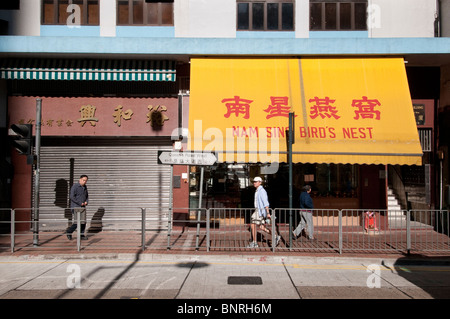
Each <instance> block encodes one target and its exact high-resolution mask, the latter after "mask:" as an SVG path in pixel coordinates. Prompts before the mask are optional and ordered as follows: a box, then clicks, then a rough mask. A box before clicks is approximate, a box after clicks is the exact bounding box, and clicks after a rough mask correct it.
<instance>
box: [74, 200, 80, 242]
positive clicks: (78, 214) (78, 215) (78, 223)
mask: <svg viewBox="0 0 450 319" xmlns="http://www.w3.org/2000/svg"><path fill="white" fill-rule="evenodd" d="M75 212H76V214H77V250H78V251H80V250H81V210H80V209H77V208H75Z"/></svg>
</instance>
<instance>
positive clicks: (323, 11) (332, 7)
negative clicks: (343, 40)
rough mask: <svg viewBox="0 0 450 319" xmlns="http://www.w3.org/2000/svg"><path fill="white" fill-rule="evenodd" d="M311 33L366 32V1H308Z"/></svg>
mask: <svg viewBox="0 0 450 319" xmlns="http://www.w3.org/2000/svg"><path fill="white" fill-rule="evenodd" d="M309 14H310V20H309V21H310V30H311V31H356V30H367V0H354V1H350V0H341V1H339V0H334V1H330V0H310V2H309Z"/></svg>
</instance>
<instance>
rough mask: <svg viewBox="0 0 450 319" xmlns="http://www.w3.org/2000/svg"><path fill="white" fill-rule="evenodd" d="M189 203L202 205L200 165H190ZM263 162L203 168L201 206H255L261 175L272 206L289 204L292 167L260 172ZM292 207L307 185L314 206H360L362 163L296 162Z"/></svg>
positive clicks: (195, 206) (226, 164)
mask: <svg viewBox="0 0 450 319" xmlns="http://www.w3.org/2000/svg"><path fill="white" fill-rule="evenodd" d="M189 171H190V179H189V206H190V207H191V208H197V207H199V195H200V194H199V192H200V167H199V166H191V167H190V168H189ZM260 172H261V165H258V164H229V163H221V164H218V165H215V166H210V167H205V168H204V180H203V196H202V203H201V207H202V208H252V207H253V201H254V198H253V196H254V191H255V189H254V187H253V185H252V183H251V180H252V179H253V178H254V177H256V176H261V177H262V178H263V180H264V183H263V185H264V188H265V189H266V190H267V193H268V196H269V202H270V206H271V207H272V208H288V207H289V166H288V164H287V163H280V165H279V169H278V171H277V172H276V173H275V174H270V175H260ZM293 176H294V178H293V208H298V205H299V203H298V198H299V195H300V192H301V189H302V187H303V186H304V185H307V184H308V185H311V187H312V197H313V200H314V207H315V208H326V209H358V208H360V202H361V190H360V165H350V164H310V163H306V164H303V163H297V164H294V165H293ZM369 178H370V179H372V177H369Z"/></svg>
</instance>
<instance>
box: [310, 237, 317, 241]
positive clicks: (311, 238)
mask: <svg viewBox="0 0 450 319" xmlns="http://www.w3.org/2000/svg"><path fill="white" fill-rule="evenodd" d="M308 239H309V240H310V241H315V240H316V239H315V238H314V237H309V238H308Z"/></svg>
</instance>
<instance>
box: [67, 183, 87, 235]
mask: <svg viewBox="0 0 450 319" xmlns="http://www.w3.org/2000/svg"><path fill="white" fill-rule="evenodd" d="M87 181H88V177H87V175H81V176H80V179H79V180H78V183H75V184H73V186H72V188H71V189H70V208H71V210H72V216H73V217H72V218H73V219H72V226H70V227H69V228H68V229H67V231H66V233H67V238H68V239H70V240H71V239H72V233H73V232H74V231H75V229H77V213H78V212H79V213H80V224H81V226H80V231H81V239H87V237H86V236H85V235H84V230H85V228H86V206H87V204H88V201H89V194H88V190H87V187H86V183H87Z"/></svg>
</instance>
